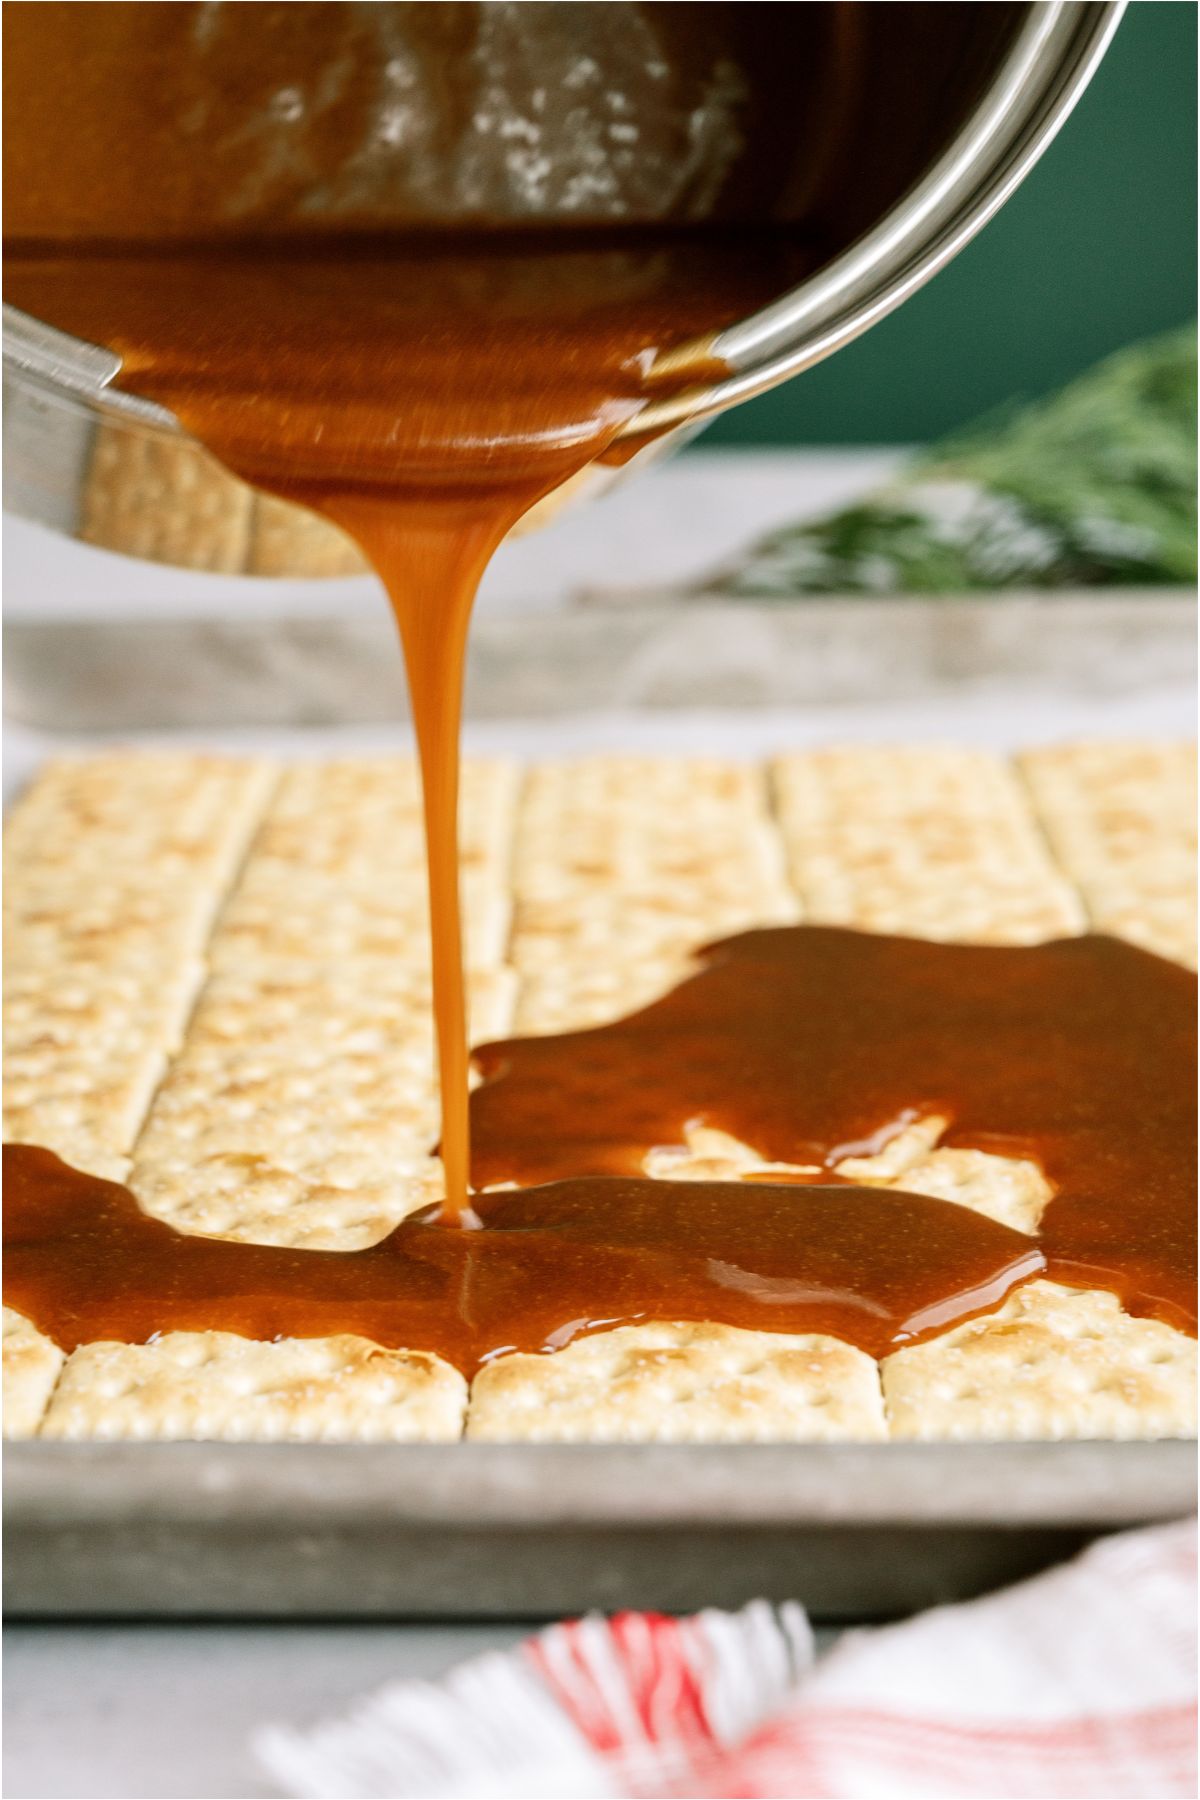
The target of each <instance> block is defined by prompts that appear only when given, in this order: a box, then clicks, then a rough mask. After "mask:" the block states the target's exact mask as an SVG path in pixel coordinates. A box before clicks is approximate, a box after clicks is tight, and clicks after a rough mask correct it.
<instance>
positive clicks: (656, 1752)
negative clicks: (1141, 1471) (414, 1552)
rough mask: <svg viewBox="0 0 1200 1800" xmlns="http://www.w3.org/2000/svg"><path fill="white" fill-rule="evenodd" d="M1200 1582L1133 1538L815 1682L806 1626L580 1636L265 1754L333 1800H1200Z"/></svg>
mask: <svg viewBox="0 0 1200 1800" xmlns="http://www.w3.org/2000/svg"><path fill="white" fill-rule="evenodd" d="M1195 1579H1196V1552H1195V1534H1194V1529H1193V1527H1192V1526H1191V1525H1190V1524H1181V1525H1168V1526H1161V1527H1158V1528H1156V1529H1154V1530H1150V1531H1141V1532H1130V1533H1127V1534H1125V1535H1122V1536H1119V1537H1112V1538H1107V1539H1104V1540H1102V1541H1101V1542H1100V1543H1098V1544H1096V1545H1093V1546H1092V1548H1091V1549H1089V1550H1087V1551H1086V1552H1085V1553H1084V1554H1083V1555H1082V1556H1080V1557H1079V1558H1077V1559H1076V1561H1074V1562H1071V1563H1067V1564H1065V1565H1063V1566H1062V1567H1061V1568H1058V1569H1054V1570H1051V1571H1050V1573H1048V1574H1046V1575H1041V1576H1038V1577H1037V1578H1036V1579H1034V1580H1032V1581H1027V1582H1024V1583H1022V1584H1021V1585H1020V1586H1019V1587H1014V1588H1009V1589H1007V1590H1005V1591H1004V1592H1002V1593H999V1594H993V1595H990V1596H989V1597H988V1598H986V1599H983V1600H975V1601H972V1602H970V1603H968V1604H966V1605H961V1606H946V1607H939V1608H937V1609H936V1610H935V1611H933V1612H928V1613H923V1614H921V1615H920V1616H919V1617H918V1618H915V1619H912V1620H910V1621H908V1622H907V1623H906V1624H903V1625H893V1626H889V1627H885V1628H883V1629H880V1630H871V1631H858V1632H853V1633H850V1634H848V1635H847V1636H845V1637H843V1638H842V1639H841V1640H840V1642H839V1643H838V1645H837V1647H836V1648H835V1649H834V1650H833V1651H831V1652H830V1654H829V1655H827V1656H826V1657H824V1658H823V1659H821V1661H819V1662H815V1661H814V1657H813V1649H812V1637H811V1633H810V1632H809V1629H808V1625H807V1621H806V1620H805V1617H804V1614H803V1612H802V1611H801V1610H800V1608H799V1607H794V1606H786V1607H781V1608H778V1609H774V1608H771V1607H768V1606H767V1605H765V1604H764V1603H762V1602H756V1603H755V1604H754V1605H753V1606H750V1607H747V1608H746V1609H745V1611H743V1612H741V1613H737V1614H730V1613H718V1612H704V1613H699V1614H697V1615H696V1616H695V1617H694V1618H691V1619H668V1618H663V1617H661V1616H659V1615H655V1614H648V1613H623V1614H620V1615H619V1616H618V1617H616V1618H613V1619H609V1620H604V1619H599V1618H588V1619H581V1620H577V1621H575V1622H573V1623H570V1624H565V1625H556V1626H554V1627H552V1628H551V1629H550V1630H548V1631H543V1632H540V1633H539V1634H538V1635H537V1636H536V1637H533V1638H530V1639H529V1640H528V1641H527V1642H526V1643H525V1644H523V1645H521V1646H520V1648H519V1649H517V1650H514V1651H511V1652H507V1653H496V1654H493V1655H490V1656H481V1657H477V1658H474V1659H473V1660H472V1661H470V1662H467V1663H463V1664H462V1665H461V1666H460V1667H459V1668H458V1669H456V1670H453V1671H452V1672H451V1673H450V1674H449V1675H448V1676H446V1677H444V1678H443V1679H442V1680H440V1681H436V1682H421V1681H405V1682H400V1683H397V1684H396V1685H394V1686H393V1687H390V1688H385V1689H384V1690H383V1691H382V1692H381V1693H379V1694H376V1695H374V1696H373V1697H372V1698H370V1699H369V1700H367V1701H365V1702H364V1703H363V1704H362V1705H361V1706H360V1707H359V1708H358V1709H357V1710H356V1711H355V1712H353V1713H352V1714H351V1715H350V1716H349V1717H347V1718H345V1719H343V1720H339V1721H336V1722H334V1723H330V1724H326V1725H321V1726H318V1727H316V1728H315V1729H313V1730H311V1731H306V1732H294V1731H290V1730H283V1729H280V1728H271V1729H268V1730H266V1731H264V1732H263V1733H261V1734H260V1736H259V1739H258V1743H257V1749H258V1752H259V1755H260V1757H261V1759H262V1761H263V1763H264V1764H265V1766H266V1767H267V1769H268V1770H269V1771H270V1773H271V1775H272V1776H273V1777H274V1779H275V1780H276V1781H277V1782H278V1783H279V1784H280V1786H281V1788H282V1791H283V1792H284V1793H287V1794H294V1795H307V1796H316V1797H318V1800H333V1797H335V1796H338V1797H340V1796H379V1797H381V1800H384V1797H386V1800H405V1797H408V1796H412V1797H420V1800H438V1797H439V1796H456V1797H462V1800H466V1797H470V1796H484V1795H486V1796H503V1795H511V1796H521V1797H522V1800H534V1797H536V1796H544V1797H546V1800H570V1797H573V1796H589V1797H593V1800H600V1797H618V1796H638V1795H659V1796H679V1797H687V1800H702V1797H704V1796H711V1797H723V1800H736V1797H745V1800H754V1797H756V1796H764V1797H765V1796H781V1797H786V1800H823V1797H825V1796H853V1797H855V1800H858V1797H861V1800H876V1797H879V1800H908V1797H909V1796H913V1797H914V1800H918V1797H919V1800H937V1797H939V1796H943V1795H945V1796H950V1797H953V1800H968V1797H969V1796H975V1795H979V1796H985V1797H987V1800H1025V1797H1026V1796H1027V1797H1028V1800H1093V1797H1104V1800H1139V1797H1140V1796H1147V1797H1148V1800H1171V1797H1173V1796H1176V1795H1180V1796H1184V1797H1185V1800H1194V1796H1195V1795H1196V1791H1197V1781H1196V1749H1195V1716H1196V1643H1195V1613H1194V1601H1195Z"/></svg>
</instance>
